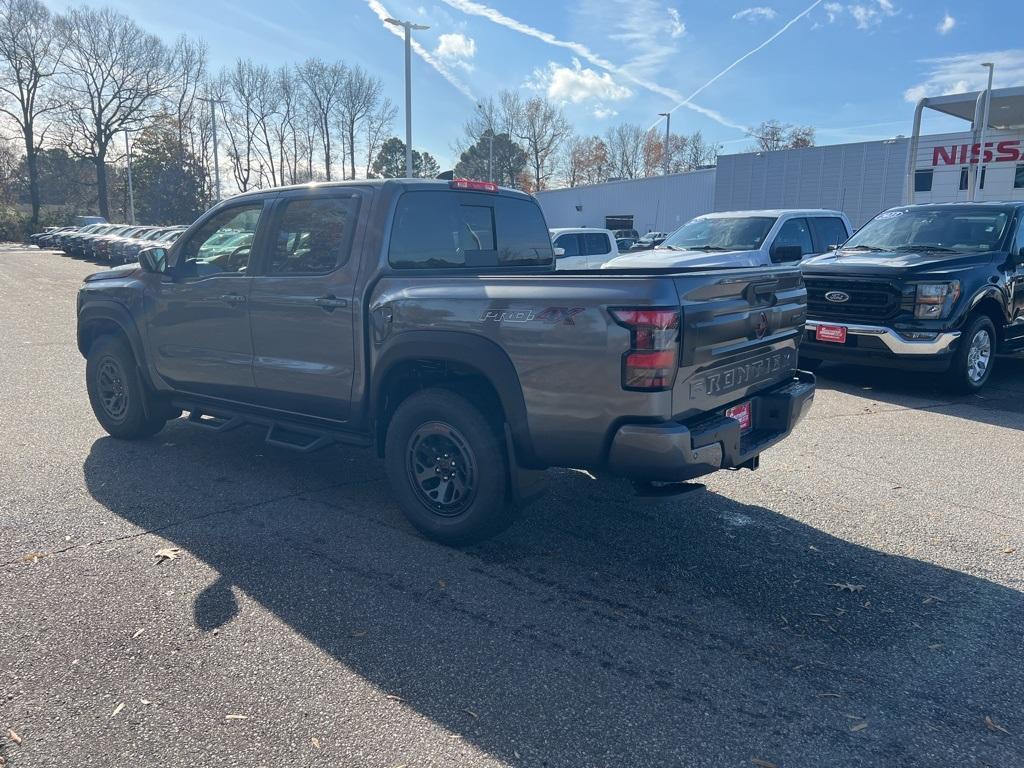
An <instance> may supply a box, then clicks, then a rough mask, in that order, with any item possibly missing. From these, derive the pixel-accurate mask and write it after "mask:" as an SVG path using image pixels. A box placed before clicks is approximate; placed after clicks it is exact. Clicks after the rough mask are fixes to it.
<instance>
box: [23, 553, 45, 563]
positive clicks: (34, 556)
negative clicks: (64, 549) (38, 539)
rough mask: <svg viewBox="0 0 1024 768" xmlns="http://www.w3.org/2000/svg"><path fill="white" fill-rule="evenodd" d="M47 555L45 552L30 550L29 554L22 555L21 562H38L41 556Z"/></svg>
mask: <svg viewBox="0 0 1024 768" xmlns="http://www.w3.org/2000/svg"><path fill="white" fill-rule="evenodd" d="M41 557H46V553H45V552H29V553H28V554H27V555H22V557H21V562H23V563H38V562H39V558H41Z"/></svg>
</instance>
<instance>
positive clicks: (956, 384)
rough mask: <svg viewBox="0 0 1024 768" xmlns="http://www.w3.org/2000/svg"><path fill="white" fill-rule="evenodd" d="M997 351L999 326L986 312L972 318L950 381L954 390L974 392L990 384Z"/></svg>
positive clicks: (948, 380)
mask: <svg viewBox="0 0 1024 768" xmlns="http://www.w3.org/2000/svg"><path fill="white" fill-rule="evenodd" d="M995 354H996V327H995V326H994V325H993V324H992V321H991V320H990V319H989V318H988V317H986V316H985V315H975V316H973V317H971V318H968V320H967V323H966V325H964V330H963V333H962V334H961V335H960V343H959V345H958V346H957V350H956V352H955V353H954V354H953V361H952V363H950V366H949V370H948V371H946V384H947V386H948V387H949V388H950V389H951V390H952V391H954V392H958V393H960V394H971V393H974V392H977V391H978V390H980V389H981V388H982V387H984V386H985V384H986V383H988V380H989V377H990V376H991V375H992V366H993V364H994V363H995Z"/></svg>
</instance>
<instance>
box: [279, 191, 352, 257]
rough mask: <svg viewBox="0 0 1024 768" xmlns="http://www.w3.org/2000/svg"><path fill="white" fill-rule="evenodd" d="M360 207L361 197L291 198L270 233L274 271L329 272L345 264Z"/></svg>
mask: <svg viewBox="0 0 1024 768" xmlns="http://www.w3.org/2000/svg"><path fill="white" fill-rule="evenodd" d="M358 208H359V199H358V198H357V197H325V198H315V199H311V200H289V201H288V202H286V203H285V204H284V211H283V212H282V213H281V214H280V218H279V223H278V225H277V227H276V231H275V232H274V234H273V235H271V237H270V244H271V245H270V263H269V265H268V268H267V271H268V272H269V273H270V274H278V275H280V274H285V275H316V274H321V275H322V274H326V273H328V272H331V271H333V270H335V269H337V268H338V267H340V266H342V265H343V264H345V262H347V261H348V259H349V254H350V252H351V247H352V246H351V243H352V233H353V231H354V229H355V223H356V214H357V212H358Z"/></svg>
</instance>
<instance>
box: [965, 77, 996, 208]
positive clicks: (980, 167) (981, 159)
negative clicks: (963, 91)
mask: <svg viewBox="0 0 1024 768" xmlns="http://www.w3.org/2000/svg"><path fill="white" fill-rule="evenodd" d="M981 66H983V67H988V88H987V89H986V90H985V110H984V115H983V117H982V118H981V135H980V136H979V137H978V141H979V143H980V146H979V147H978V164H977V165H976V166H975V167H974V174H973V178H972V179H971V200H974V199H975V198H976V197H977V195H978V185H979V184H980V183H981V182H980V181H979V179H980V178H981V177H982V174H984V173H985V134H986V133H987V132H988V111H989V108H990V107H991V106H992V73H993V72H994V70H995V68H996V65H995V64H993V63H991V62H988V61H986V62H985V63H984V64H982V65H981Z"/></svg>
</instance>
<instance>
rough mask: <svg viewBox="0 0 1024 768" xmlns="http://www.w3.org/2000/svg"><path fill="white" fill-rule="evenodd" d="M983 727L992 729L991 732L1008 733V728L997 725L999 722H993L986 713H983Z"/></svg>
mask: <svg viewBox="0 0 1024 768" xmlns="http://www.w3.org/2000/svg"><path fill="white" fill-rule="evenodd" d="M985 727H986V728H988V729H989V730H990V731H992V733H1005V734H1006V735H1007V736H1009V735H1010V732H1009V731H1008V730H1006V729H1005V728H1003V726H1001V725H999V723H996V722H994V721H993V720H992V718H991V717H989V716H988V715H985Z"/></svg>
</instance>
